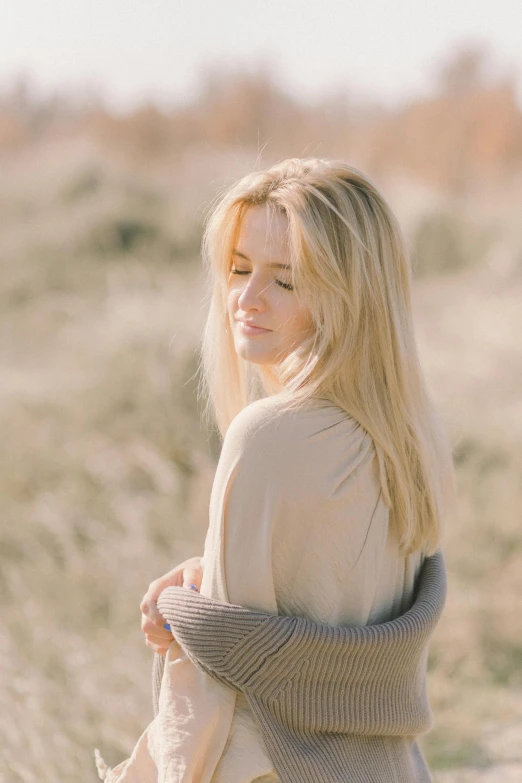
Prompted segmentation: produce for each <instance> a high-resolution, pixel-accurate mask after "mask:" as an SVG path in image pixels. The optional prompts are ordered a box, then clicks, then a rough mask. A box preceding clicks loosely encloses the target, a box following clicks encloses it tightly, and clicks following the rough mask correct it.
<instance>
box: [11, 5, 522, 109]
mask: <svg viewBox="0 0 522 783" xmlns="http://www.w3.org/2000/svg"><path fill="white" fill-rule="evenodd" d="M466 43H484V44H486V45H487V46H489V47H491V50H492V56H493V65H494V66H495V67H496V69H497V70H498V72H501V73H504V72H506V71H511V72H516V73H517V74H518V84H519V95H520V96H521V100H522V0H451V2H444V0H395V2H393V0H322V2H319V0H313V1H312V0H263V1H262V2H261V0H205V1H203V0H190V2H185V1H184V0H0V90H3V89H5V87H6V86H7V85H8V84H9V81H10V80H11V79H12V77H13V76H14V75H19V74H21V73H25V74H27V75H28V76H30V77H31V78H32V79H33V80H34V83H35V85H36V86H37V87H39V88H40V89H42V90H50V89H55V88H64V87H65V88H71V87H73V86H74V85H78V86H79V87H82V86H88V85H94V86H95V87H98V88H100V92H101V94H102V95H103V96H104V97H105V98H106V99H107V100H109V101H110V102H112V103H113V104H114V105H115V106H117V107H119V108H121V109H123V110H125V109H128V108H131V107H132V106H134V105H136V104H138V103H139V102H141V101H143V100H144V99H145V98H147V97H150V98H153V99H155V100H157V101H159V102H160V103H162V104H163V105H168V104H169V103H175V102H179V101H183V100H187V99H189V98H190V97H191V96H193V95H194V94H195V90H196V89H197V86H198V84H199V83H200V81H199V80H200V75H201V70H202V68H204V67H208V66H212V67H219V63H227V64H230V65H235V66H238V65H239V66H241V65H244V66H247V67H254V66H255V64H256V63H259V62H260V61H261V60H264V61H266V62H269V63H271V64H272V66H273V70H274V71H275V73H276V75H277V77H278V80H279V82H280V84H281V85H282V86H283V87H284V88H285V89H287V90H289V91H290V92H292V93H293V94H295V96H296V97H298V98H301V99H312V100H313V99H314V98H316V97H318V96H320V95H324V94H327V93H328V92H330V91H333V90H336V89H338V88H347V89H349V90H350V91H351V92H352V93H355V94H356V95H359V96H361V97H367V98H378V99H381V100H383V101H385V102H387V103H393V102H394V101H396V100H401V99H405V98H407V97H409V96H412V95H415V94H422V93H423V92H426V91H427V90H429V88H430V86H431V85H432V82H433V76H434V72H435V70H436V66H437V64H438V63H439V62H440V61H441V59H442V58H445V57H447V56H448V55H449V54H450V53H451V52H452V51H456V50H458V48H460V47H461V46H462V45H463V44H466Z"/></svg>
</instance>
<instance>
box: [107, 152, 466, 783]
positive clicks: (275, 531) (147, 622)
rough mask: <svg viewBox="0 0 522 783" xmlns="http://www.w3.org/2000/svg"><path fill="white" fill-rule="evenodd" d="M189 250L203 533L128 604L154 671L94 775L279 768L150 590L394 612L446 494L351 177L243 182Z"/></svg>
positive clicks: (372, 614)
mask: <svg viewBox="0 0 522 783" xmlns="http://www.w3.org/2000/svg"><path fill="white" fill-rule="evenodd" d="M203 251H204V260H205V261H206V264H207V266H208V269H209V272H210V282H211V301H210V308H209V315H208V319H207V324H206V328H205V332H204V339H203V344H202V359H203V379H204V382H205V384H206V391H207V399H208V407H207V415H208V416H210V415H212V414H214V415H215V418H216V420H217V423H218V426H219V428H220V431H221V433H222V434H224V441H223V448H222V451H221V455H220V459H219V463H218V467H217V471H216V477H215V480H214V484H213V487H212V495H211V501H210V524H209V530H208V534H207V538H206V541H205V550H204V555H203V560H202V562H199V560H198V558H192V559H191V560H190V561H187V562H186V563H184V564H181V565H180V566H178V568H176V569H174V570H173V571H172V572H170V573H169V574H166V575H165V576H164V577H162V578H161V579H158V580H157V581H156V582H153V583H152V584H151V586H150V588H149V591H148V592H147V594H146V595H145V597H144V599H143V602H142V605H141V609H142V612H143V620H142V629H143V631H144V632H145V635H146V644H147V645H148V646H149V647H151V648H152V649H153V650H154V651H155V652H156V653H157V654H158V655H161V656H165V662H166V665H165V669H164V672H163V675H162V676H163V678H162V683H161V695H160V699H159V704H158V705H157V708H158V714H157V716H156V718H155V720H154V721H153V723H152V724H151V725H150V726H149V727H148V728H147V730H146V731H145V732H144V734H143V735H142V737H141V738H140V740H139V742H138V744H137V746H136V748H135V750H134V753H133V755H132V757H131V758H130V759H128V760H127V761H126V762H123V763H122V764H121V765H119V766H118V767H117V768H116V769H114V770H113V771H112V773H111V774H110V775H109V778H108V779H109V780H110V782H111V783H113V782H114V783H115V781H126V782H127V783H130V781H142V783H143V781H146V783H152V781H164V783H167V781H168V782H169V783H174V781H184V782H185V781H198V783H203V782H204V781H208V782H209V783H250V781H257V782H258V783H262V782H263V783H269V782H270V783H276V781H278V780H279V779H280V778H279V777H278V773H277V771H276V768H275V765H274V760H273V758H272V757H271V755H270V753H269V752H268V749H267V747H266V744H265V743H264V741H263V736H262V732H261V730H260V726H259V724H258V722H256V719H255V717H254V715H253V713H252V710H251V709H250V706H249V703H248V701H247V700H246V698H245V697H244V695H243V694H241V693H236V692H235V691H233V690H231V689H230V688H227V687H226V685H225V684H223V683H222V682H218V681H216V680H215V679H213V678H212V677H210V676H209V675H208V674H207V673H205V671H203V670H202V669H200V668H198V667H197V666H196V665H195V664H194V662H193V660H191V659H190V658H189V657H188V656H187V655H186V653H185V651H184V650H183V649H182V648H181V647H180V645H179V644H178V643H177V641H176V640H175V639H174V638H173V636H172V634H171V633H170V632H169V630H168V629H167V628H164V624H165V620H164V618H163V617H162V616H161V615H160V613H159V611H158V608H157V606H156V602H157V600H158V598H159V596H160V594H161V593H162V591H163V590H164V589H165V588H167V587H168V586H169V585H177V586H181V585H184V586H186V587H192V589H198V588H200V589H201V594H202V595H205V596H209V597H211V598H215V599H217V600H219V601H222V602H229V603H231V604H237V605H241V606H243V607H248V608H249V609H252V610H259V611H264V612H268V613H272V614H275V615H295V616H298V617H304V618H309V619H310V620H313V621H315V622H317V623H325V624H328V625H330V626H367V625H373V624H378V623H385V622H387V621H390V620H393V619H394V618H398V617H401V616H402V615H403V614H404V613H405V612H406V611H407V610H408V609H409V607H410V606H411V605H412V602H413V599H414V595H415V589H416V584H417V576H418V574H419V571H420V569H421V567H422V565H423V562H424V559H425V558H426V557H427V556H430V555H432V554H433V553H434V552H436V551H437V550H438V549H439V548H440V546H441V540H442V520H443V517H444V513H445V507H446V504H447V501H448V500H449V499H450V498H451V495H452V490H453V474H452V460H451V453H450V449H449V447H448V446H447V444H446V442H445V440H444V437H443V435H442V433H441V429H440V426H439V424H438V423H437V420H436V417H435V415H434V413H433V411H432V408H431V405H430V402H429V400H428V397H427V394H426V391H425V387H424V382H423V378H422V373H421V369H420V366H419V362H418V358H417V351H416V346H415V340H414V335H413V326H412V315H411V303H410V274H411V273H410V264H409V260H408V256H407V253H406V250H405V245H404V241H403V239H402V236H401V232H400V229H399V226H398V224H397V221H396V219H395V217H394V216H393V213H392V212H391V210H390V208H389V206H388V205H387V203H386V201H385V200H384V199H383V197H382V196H381V195H380V193H379V192H378V191H377V189H376V188H375V186H374V185H373V184H372V183H371V182H370V181H369V179H368V178H367V177H365V176H364V175H363V174H362V173H361V172H359V171H357V170H356V169H354V168H352V167H351V166H348V165H347V164H345V163H343V162H339V161H329V160H323V159H304V160H301V159H289V160H285V161H283V162H282V163H279V164H277V165H275V166H273V167H271V168H270V169H268V170H266V171H262V172H255V173H253V174H251V175H248V176H246V177H244V178H243V179H241V180H240V181H239V182H238V183H237V184H236V185H234V186H233V187H232V188H231V189H230V190H229V191H228V192H227V193H226V194H225V195H224V197H222V199H221V200H220V202H219V203H218V204H217V206H216V207H215V209H214V211H213V213H212V214H211V216H210V218H209V220H208V222H207V226H206V230H205V235H204V241H203ZM413 752H414V753H415V754H417V756H418V755H419V753H420V752H419V751H418V748H417V747H416V746H415V748H414V750H412V753H413ZM422 764H423V760H422V761H421V762H419V765H420V766H419V767H418V768H419V769H420V768H421V767H422V769H425V767H423V766H422ZM413 768H414V765H413V763H412V769H413ZM413 774H415V773H413V772H412V775H413ZM423 774H425V773H424V772H423ZM365 779H367V780H368V781H370V780H372V781H375V780H377V778H376V777H375V773H374V772H372V771H370V770H369V769H368V771H367V776H366V777H365ZM380 779H381V778H379V780H380ZM382 779H383V780H384V779H386V778H382ZM388 779H390V778H388ZM411 779H412V780H413V779H417V778H414V777H412V778H411ZM418 779H420V778H418ZM422 779H423V780H425V779H427V778H426V777H423V778H422ZM405 783H406V782H405Z"/></svg>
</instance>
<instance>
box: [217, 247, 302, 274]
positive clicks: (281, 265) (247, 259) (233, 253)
mask: <svg viewBox="0 0 522 783" xmlns="http://www.w3.org/2000/svg"><path fill="white" fill-rule="evenodd" d="M232 255H234V256H240V257H241V258H244V259H245V261H250V259H249V257H248V256H246V255H245V254H244V253H240V252H239V250H236V249H235V248H234V250H233V251H232ZM268 266H274V267H276V268H277V269H292V267H291V266H290V264H269V265H268Z"/></svg>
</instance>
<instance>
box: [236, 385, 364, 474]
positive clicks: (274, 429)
mask: <svg viewBox="0 0 522 783" xmlns="http://www.w3.org/2000/svg"><path fill="white" fill-rule="evenodd" d="M223 448H224V449H226V450H227V451H228V452H234V453H235V454H237V455H242V456H249V457H250V458H251V459H254V460H255V459H258V460H259V459H262V460H263V461H265V462H266V461H267V457H268V456H270V457H271V458H272V459H273V460H274V461H275V462H276V463H277V461H278V460H283V461H285V462H287V460H289V459H292V461H293V463H294V464H295V465H296V467H297V465H298V464H299V463H300V462H303V461H305V462H306V463H309V462H310V460H311V459H312V460H314V461H316V460H317V459H323V458H325V456H326V455H328V456H329V459H328V461H329V462H330V461H331V460H332V459H333V460H336V459H341V460H343V461H344V462H345V464H346V463H354V464H355V463H357V462H358V460H359V455H360V454H361V452H364V453H366V452H368V451H372V450H373V441H372V439H371V437H370V435H369V434H368V433H367V432H366V430H365V429H364V428H363V427H362V426H361V425H360V424H359V423H358V422H357V421H356V420H355V419H354V418H353V417H352V416H350V415H349V414H348V413H347V412H346V411H345V410H343V409H342V408H340V407H339V406H338V405H335V404H334V403H331V402H329V401H325V400H319V401H317V400H316V401H314V402H313V403H310V404H308V405H307V406H306V407H303V408H301V409H299V410H294V411H289V410H285V409H284V408H283V407H282V406H281V403H280V401H279V400H278V398H277V396H274V397H264V398H262V399H259V400H256V401H255V402H252V403H250V404H249V405H247V406H246V407H245V408H243V410H241V411H240V412H239V413H238V414H237V416H236V417H235V418H234V419H233V421H232V422H231V424H230V426H229V428H228V430H227V432H226V435H225V439H224V442H223ZM287 466H288V465H287Z"/></svg>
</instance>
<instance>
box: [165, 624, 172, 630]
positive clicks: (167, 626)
mask: <svg viewBox="0 0 522 783" xmlns="http://www.w3.org/2000/svg"><path fill="white" fill-rule="evenodd" d="M163 627H164V629H165V630H166V631H170V630H171V628H170V625H169V624H168V623H165V625H164V626H163Z"/></svg>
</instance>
